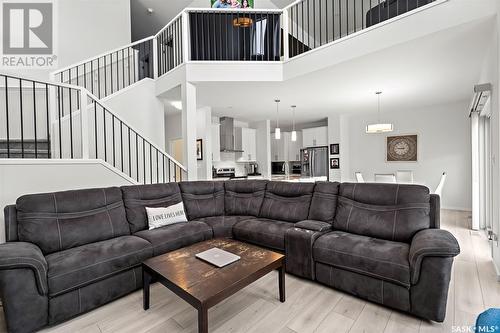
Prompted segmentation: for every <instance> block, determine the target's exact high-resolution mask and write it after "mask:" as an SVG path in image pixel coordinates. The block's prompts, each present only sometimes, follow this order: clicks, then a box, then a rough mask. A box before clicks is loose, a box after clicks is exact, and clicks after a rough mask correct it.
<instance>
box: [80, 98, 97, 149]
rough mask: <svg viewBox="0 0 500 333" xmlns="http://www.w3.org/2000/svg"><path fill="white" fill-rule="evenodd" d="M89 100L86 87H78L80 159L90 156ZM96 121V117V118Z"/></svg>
mask: <svg viewBox="0 0 500 333" xmlns="http://www.w3.org/2000/svg"><path fill="white" fill-rule="evenodd" d="M88 103H89V100H88V92H87V90H86V89H80V121H81V136H82V159H89V158H90V139H89V104H88ZM96 121H97V119H96Z"/></svg>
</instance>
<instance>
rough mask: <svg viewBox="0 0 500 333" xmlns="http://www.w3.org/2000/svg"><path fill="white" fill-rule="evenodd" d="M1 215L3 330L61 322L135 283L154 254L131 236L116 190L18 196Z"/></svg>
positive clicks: (130, 288)
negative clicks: (3, 219) (3, 225)
mask: <svg viewBox="0 0 500 333" xmlns="http://www.w3.org/2000/svg"><path fill="white" fill-rule="evenodd" d="M5 212H6V214H5V216H6V225H7V228H6V231H7V241H8V243H7V244H4V245H2V248H1V253H0V267H2V269H4V270H2V271H1V274H0V290H1V291H2V299H3V307H4V312H5V315H6V319H7V327H8V330H9V332H31V331H35V330H37V329H38V328H41V327H43V326H46V325H48V324H54V323H58V322H61V321H63V320H66V319H68V318H70V317H73V316H75V315H77V314H79V313H82V312H85V311H88V310H90V309H92V308H95V307H97V306H99V305H101V304H104V303H107V302H109V301H111V300H113V299H116V298H118V297H121V296H123V295H125V294H127V293H129V292H131V291H133V290H136V289H137V288H139V287H140V286H141V283H142V282H141V281H142V280H141V268H140V264H141V262H142V261H143V260H145V259H146V258H148V257H151V256H152V254H153V251H152V247H151V244H150V243H149V242H148V241H146V240H144V239H141V238H139V237H135V236H131V233H130V229H129V225H128V223H127V219H126V216H125V208H124V206H123V201H122V194H121V191H120V189H119V188H116V187H113V188H105V189H87V190H77V191H65V192H56V193H46V194H34V195H27V196H22V197H20V198H19V199H17V202H16V205H15V206H8V207H6V208H5ZM8 268H11V269H8ZM5 269H7V270H5Z"/></svg>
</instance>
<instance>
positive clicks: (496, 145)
mask: <svg viewBox="0 0 500 333" xmlns="http://www.w3.org/2000/svg"><path fill="white" fill-rule="evenodd" d="M496 6H497V10H496V12H497V18H496V29H495V31H494V32H493V34H492V36H491V43H490V49H489V50H488V52H487V54H486V57H485V60H484V64H483V68H482V73H481V76H480V78H479V81H478V83H491V84H492V88H493V91H492V94H491V100H490V107H491V119H490V124H491V153H492V163H493V166H492V183H493V197H492V202H493V212H492V227H493V232H494V233H495V234H496V235H497V236H496V237H499V236H500V165H499V162H498V158H499V156H500V89H499V86H498V84H499V76H500V65H499V62H500V57H499V56H500V3H498V2H497V4H496ZM492 255H493V261H494V263H495V266H496V273H497V276H498V278H499V280H500V244H499V242H498V239H497V240H496V241H494V242H492Z"/></svg>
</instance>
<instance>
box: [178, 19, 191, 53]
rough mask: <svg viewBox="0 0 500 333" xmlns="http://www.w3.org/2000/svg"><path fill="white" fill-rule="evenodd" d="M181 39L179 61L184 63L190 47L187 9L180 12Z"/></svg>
mask: <svg viewBox="0 0 500 333" xmlns="http://www.w3.org/2000/svg"><path fill="white" fill-rule="evenodd" d="M181 20H182V22H181V26H182V30H181V40H182V44H181V47H182V50H181V52H182V59H181V60H182V61H181V62H180V63H186V62H188V61H189V60H190V58H189V49H190V43H189V13H188V11H187V10H184V11H183V12H182V14H181Z"/></svg>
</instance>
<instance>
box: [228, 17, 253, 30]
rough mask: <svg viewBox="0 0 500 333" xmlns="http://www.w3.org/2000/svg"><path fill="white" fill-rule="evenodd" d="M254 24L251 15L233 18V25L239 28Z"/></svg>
mask: <svg viewBox="0 0 500 333" xmlns="http://www.w3.org/2000/svg"><path fill="white" fill-rule="evenodd" d="M252 24H253V20H252V19H251V18H249V17H237V18H235V19H234V20H233V26H234V27H237V28H249V27H251V26H252Z"/></svg>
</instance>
